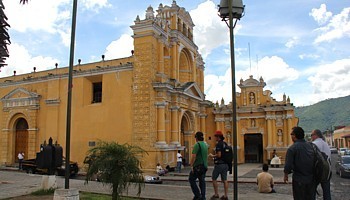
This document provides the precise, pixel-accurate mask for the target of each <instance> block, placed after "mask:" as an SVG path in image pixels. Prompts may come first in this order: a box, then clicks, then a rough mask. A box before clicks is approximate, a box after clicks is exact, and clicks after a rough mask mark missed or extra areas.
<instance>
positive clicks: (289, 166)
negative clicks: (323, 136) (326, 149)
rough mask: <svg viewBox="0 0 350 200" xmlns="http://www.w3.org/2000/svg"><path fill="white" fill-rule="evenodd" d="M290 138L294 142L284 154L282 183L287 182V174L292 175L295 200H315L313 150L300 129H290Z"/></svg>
mask: <svg viewBox="0 0 350 200" xmlns="http://www.w3.org/2000/svg"><path fill="white" fill-rule="evenodd" d="M290 135H291V137H292V140H293V142H294V144H293V145H291V146H290V147H289V148H288V150H287V153H286V162H285V166H284V182H285V183H286V182H288V174H290V173H293V177H292V188H293V197H294V199H295V200H300V199H310V200H311V199H315V198H316V183H315V181H314V175H313V166H314V159H315V155H314V150H313V148H312V146H311V145H310V144H309V143H308V142H306V141H305V139H304V137H305V133H304V130H303V129H302V128H301V127H298V126H297V127H294V128H292V132H291V134H290Z"/></svg>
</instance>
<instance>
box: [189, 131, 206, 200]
mask: <svg viewBox="0 0 350 200" xmlns="http://www.w3.org/2000/svg"><path fill="white" fill-rule="evenodd" d="M194 137H195V138H196V143H195V144H194V146H193V150H192V157H191V163H190V166H191V167H192V170H191V171H190V174H189V177H188V181H189V183H190V186H191V190H192V193H193V195H194V197H193V200H205V199H206V197H205V192H206V185H205V173H206V172H207V169H208V146H207V144H206V143H205V142H204V134H203V133H202V132H200V131H198V132H196V134H195V136H194ZM197 179H198V183H199V188H198V186H197V183H196V182H197Z"/></svg>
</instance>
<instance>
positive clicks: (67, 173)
mask: <svg viewBox="0 0 350 200" xmlns="http://www.w3.org/2000/svg"><path fill="white" fill-rule="evenodd" d="M77 7H78V0H73V13H72V30H71V41H70V56H69V72H68V99H67V122H66V165H65V168H66V169H65V184H64V188H65V189H69V176H70V165H69V164H70V129H71V107H72V87H73V61H74V44H75V27H76V21H77Z"/></svg>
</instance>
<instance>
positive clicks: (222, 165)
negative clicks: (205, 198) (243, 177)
mask: <svg viewBox="0 0 350 200" xmlns="http://www.w3.org/2000/svg"><path fill="white" fill-rule="evenodd" d="M214 136H215V139H216V142H217V143H216V146H215V154H209V156H210V157H212V158H214V164H215V166H214V170H213V173H212V181H213V187H214V192H215V194H214V195H213V196H212V197H211V199H219V198H220V196H219V192H218V182H217V179H218V177H219V175H220V176H221V181H222V182H224V192H225V194H224V195H223V196H222V197H221V198H220V199H222V200H227V199H228V197H227V193H228V181H227V172H228V170H229V165H228V164H227V163H226V162H225V161H224V159H223V156H224V153H225V152H224V151H225V145H226V146H227V144H226V142H224V139H225V137H224V135H223V134H222V132H221V131H216V132H215V134H214Z"/></svg>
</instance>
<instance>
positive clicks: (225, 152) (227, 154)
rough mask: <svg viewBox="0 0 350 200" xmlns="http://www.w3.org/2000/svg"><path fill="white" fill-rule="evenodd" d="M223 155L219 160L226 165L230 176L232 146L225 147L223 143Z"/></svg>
mask: <svg viewBox="0 0 350 200" xmlns="http://www.w3.org/2000/svg"><path fill="white" fill-rule="evenodd" d="M222 153H223V155H221V160H222V161H224V162H225V163H226V164H228V169H229V172H230V174H232V160H233V151H232V146H229V145H227V143H226V142H224V149H223V151H222Z"/></svg>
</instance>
